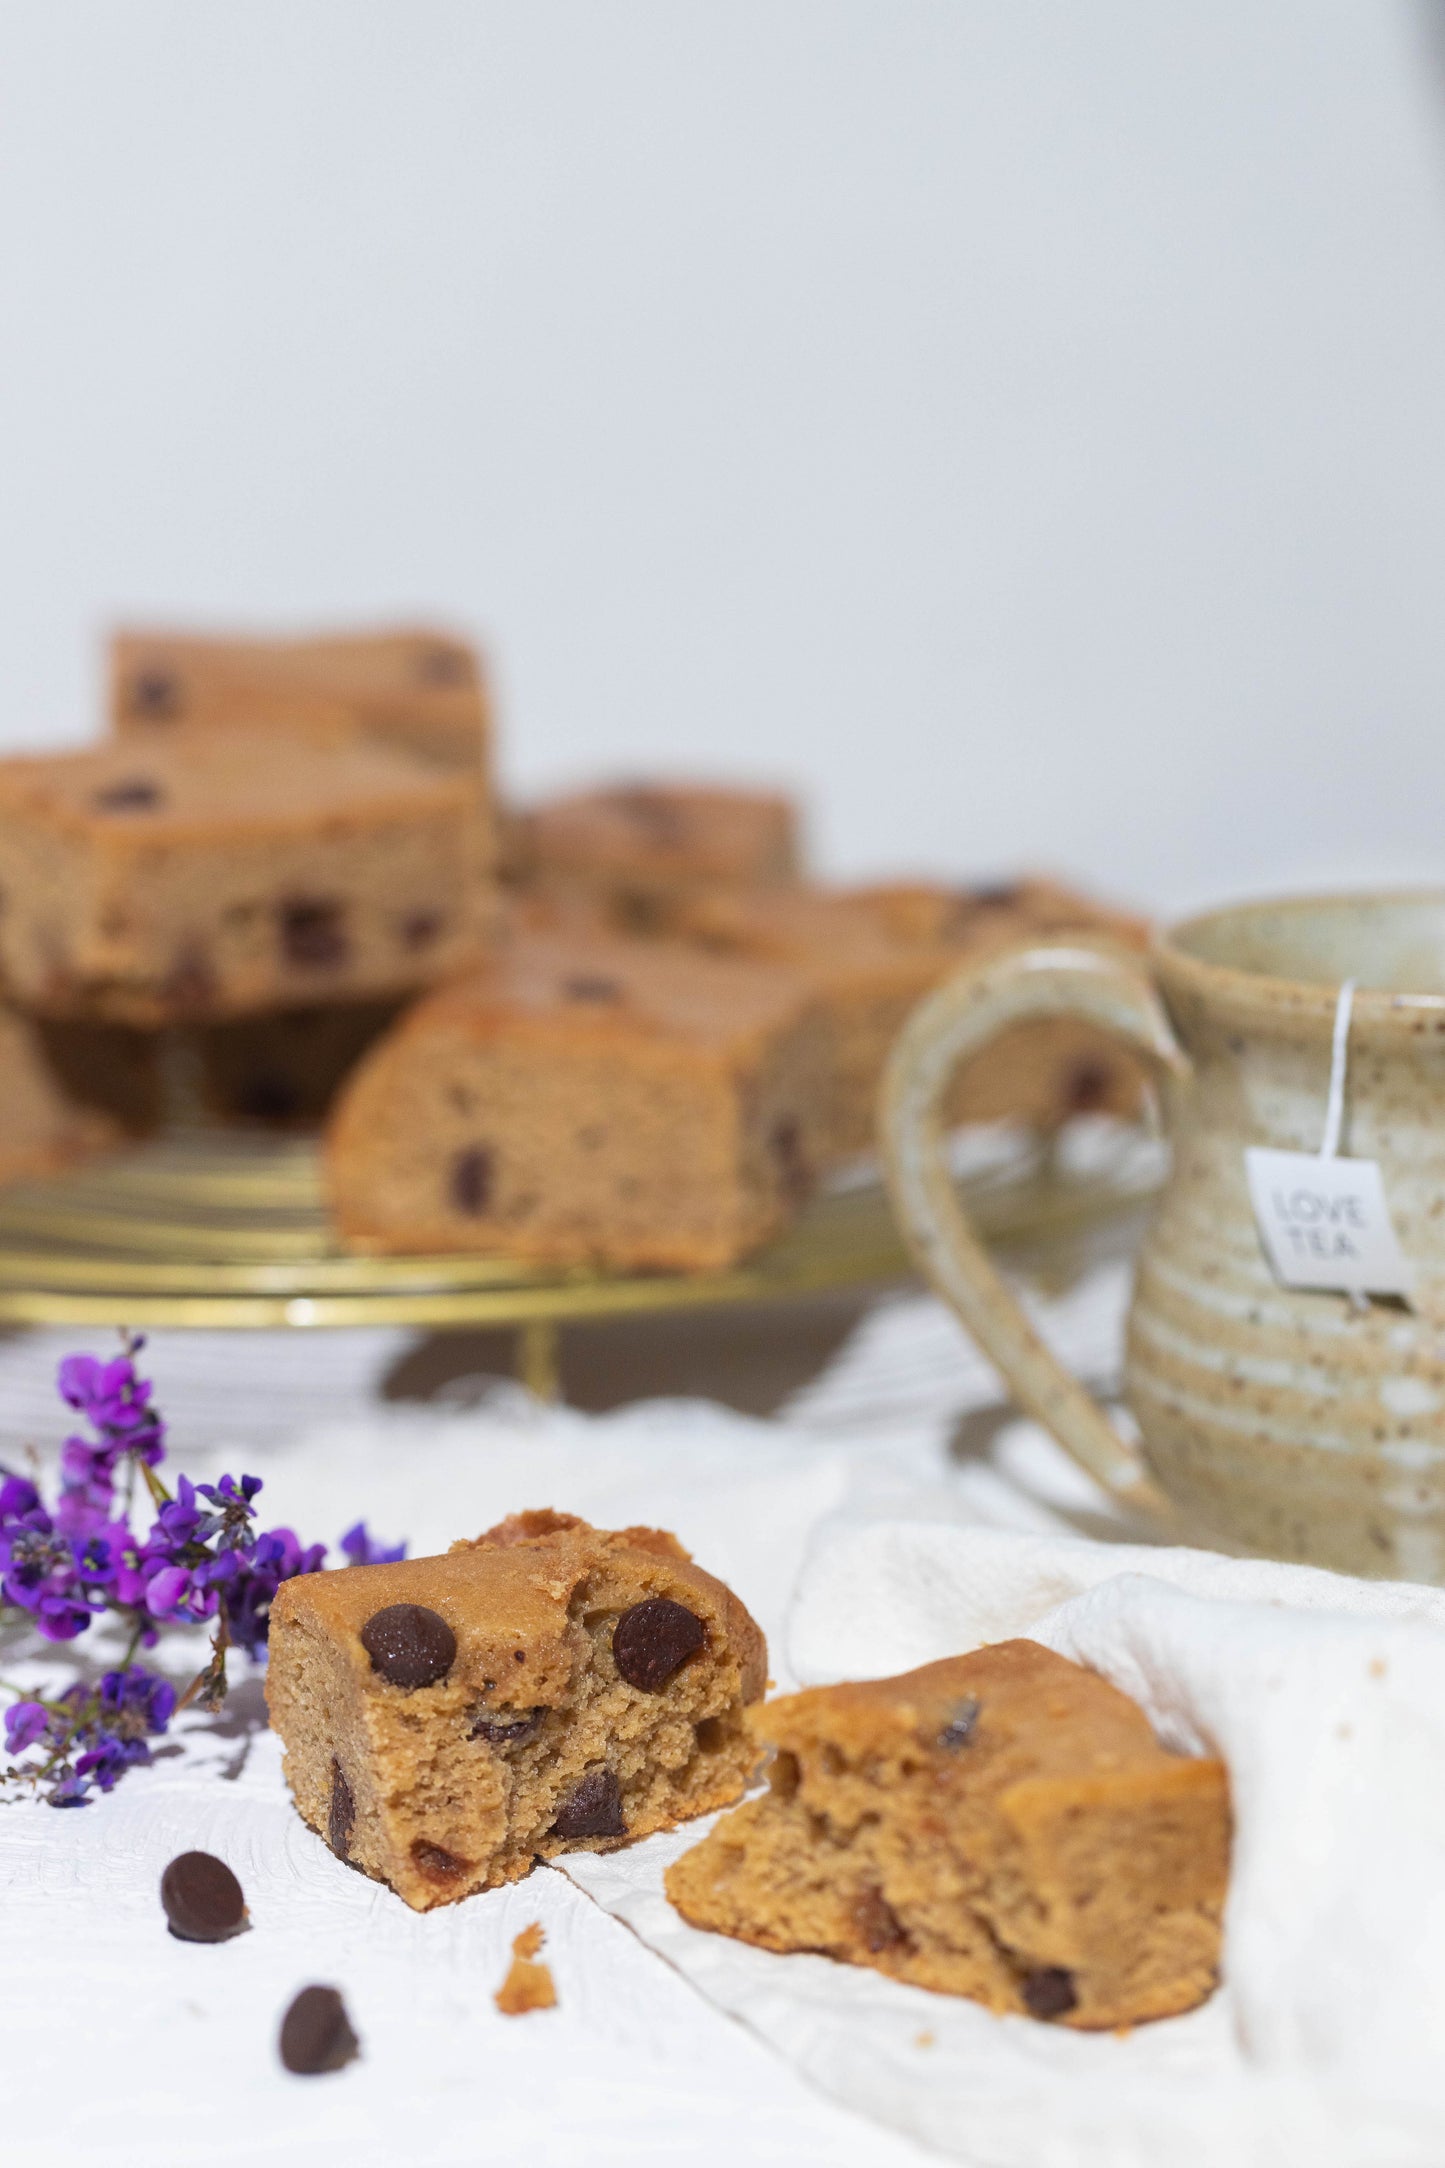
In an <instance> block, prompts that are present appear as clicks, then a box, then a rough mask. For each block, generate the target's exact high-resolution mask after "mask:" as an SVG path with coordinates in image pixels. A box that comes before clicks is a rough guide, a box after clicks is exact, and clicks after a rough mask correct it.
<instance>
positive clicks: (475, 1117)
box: [326, 929, 831, 1271]
mask: <svg viewBox="0 0 1445 2168" xmlns="http://www.w3.org/2000/svg"><path fill="white" fill-rule="evenodd" d="M829 1079H830V1070H829V1066H828V1051H827V1042H826V1035H825V1032H824V1028H823V1024H822V1021H821V1018H820V1017H819V1015H818V1013H817V1010H816V1008H815V1006H814V1005H813V1003H812V1001H811V998H810V995H809V993H808V990H807V989H806V987H804V986H803V985H802V983H801V982H800V980H799V977H798V975H797V974H796V973H794V972H792V971H790V970H788V969H786V968H783V967H779V966H776V965H772V964H767V963H761V964H760V963H749V962H737V961H734V960H732V959H723V960H718V959H715V958H712V957H706V956H701V955H696V954H693V953H691V952H689V951H688V950H687V949H685V948H683V947H681V946H680V945H678V946H673V945H670V944H667V943H663V942H646V941H635V940H628V939H626V938H624V937H621V936H617V935H609V934H605V933H601V932H597V931H592V932H580V931H578V932H573V933H570V934H565V933H556V932H554V933H538V932H535V931H529V930H525V929H517V930H515V931H514V932H513V934H512V937H511V939H510V941H509V942H508V944H507V945H506V946H505V947H504V948H503V950H502V951H501V953H500V954H499V955H498V956H497V958H496V959H495V961H494V962H493V963H492V964H491V965H489V966H488V967H487V968H486V969H485V970H484V971H482V972H480V973H478V974H476V975H474V976H473V977H471V978H469V979H465V980H461V981H458V982H457V983H456V984H455V985H453V986H449V987H447V988H445V989H444V990H442V991H441V992H439V993H437V994H435V995H433V996H432V997H431V998H430V999H428V1000H426V1001H423V1002H420V1003H418V1005H417V1006H416V1007H415V1008H413V1009H412V1010H410V1011H409V1012H408V1013H407V1015H406V1016H405V1017H404V1018H403V1019H402V1021H401V1023H400V1024H399V1025H398V1026H397V1027H396V1029H395V1030H394V1031H392V1032H390V1033H388V1034H387V1036H386V1037H385V1038H384V1039H383V1040H382V1041H381V1042H380V1043H379V1044H378V1045H377V1046H376V1047H375V1048H374V1049H373V1050H372V1052H371V1053H370V1054H369V1055H367V1057H366V1058H365V1059H364V1060H363V1062H362V1063H361V1066H360V1067H359V1068H358V1070H357V1071H356V1074H355V1075H354V1076H353V1078H352V1079H351V1081H350V1083H349V1084H348V1086H347V1087H346V1089H345V1090H344V1092H343V1093H342V1094H341V1097H340V1099H339V1100H338V1102H337V1106H336V1109H335V1112H334V1114H333V1116H332V1120H331V1123H330V1127H329V1130H328V1136H327V1149H326V1181H327V1190H328V1195H329V1199H330V1204H331V1209H332V1214H333V1217H334V1219H335V1221H336V1225H337V1228H338V1230H339V1232H340V1234H341V1236H342V1237H343V1239H344V1240H345V1241H347V1242H349V1243H352V1244H354V1245H355V1246H357V1247H358V1248H363V1249H373V1250H397V1251H408V1250H410V1251H421V1252H426V1251H440V1250H472V1251H494V1252H498V1253H501V1254H506V1255H511V1256H518V1257H523V1258H527V1259H532V1260H537V1261H539V1262H545V1263H554V1264H578V1265H588V1264H596V1265H604V1266H609V1267H612V1268H614V1269H617V1270H624V1271H627V1270H642V1269H648V1268H652V1269H660V1270H672V1269H684V1270H685V1269H688V1268H703V1269H705V1268H709V1267H720V1266H725V1265H729V1264H731V1263H733V1262H734V1261H735V1260H736V1259H738V1258H740V1257H744V1256H746V1255H747V1254H748V1253H749V1252H750V1251H752V1250H754V1249H756V1248H758V1247H759V1245H760V1244H762V1243H763V1242H765V1241H767V1240H768V1239H769V1237H770V1236H772V1235H774V1234H776V1233H778V1232H779V1231H780V1230H781V1229H782V1228H783V1227H784V1226H785V1225H787V1223H788V1222H789V1221H790V1220H791V1219H792V1218H793V1217H794V1216H795V1215H796V1213H797V1211H798V1210H799V1208H800V1207H801V1205H802V1204H803V1203H804V1202H805V1201H806V1199H807V1198H808V1196H809V1194H810V1193H811V1190H812V1188H813V1183H814V1179H815V1175H816V1172H817V1169H816V1165H815V1162H814V1159H813V1157H812V1155H811V1152H810V1139H811V1138H812V1137H813V1135H814V1134H815V1132H816V1130H817V1128H818V1124H819V1113H818V1110H819V1109H820V1107H822V1106H823V1105H824V1104H825V1103H826V1101H827V1097H828V1094H829V1091H830V1089H831V1086H830V1081H829Z"/></svg>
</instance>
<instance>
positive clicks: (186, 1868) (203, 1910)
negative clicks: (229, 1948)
mask: <svg viewBox="0 0 1445 2168" xmlns="http://www.w3.org/2000/svg"><path fill="white" fill-rule="evenodd" d="M161 1903H162V1905H163V1906H164V1907H165V1914H166V1918H167V1919H168V1920H169V1921H170V1924H171V1933H172V1934H173V1935H175V1936H176V1937H177V1938H178V1939H179V1940H180V1941H182V1942H228V1941H229V1940H230V1938H231V1936H232V1935H239V1934H240V1933H241V1931H242V1929H243V1928H245V1927H247V1926H248V1925H249V1924H250V1923H249V1921H248V1920H247V1917H246V1899H245V1897H244V1896H243V1895H242V1891H241V1885H240V1883H239V1882H238V1881H237V1880H236V1877H235V1876H234V1875H233V1874H232V1872H231V1870H230V1868H229V1867H228V1866H227V1865H226V1862H225V1861H224V1860H223V1859H213V1858H212V1856H211V1854H210V1853H209V1852H182V1853H181V1855H180V1857H179V1858H178V1859H173V1860H172V1861H171V1863H170V1865H169V1867H167V1869H166V1871H165V1873H164V1874H163V1875H162V1876H161Z"/></svg>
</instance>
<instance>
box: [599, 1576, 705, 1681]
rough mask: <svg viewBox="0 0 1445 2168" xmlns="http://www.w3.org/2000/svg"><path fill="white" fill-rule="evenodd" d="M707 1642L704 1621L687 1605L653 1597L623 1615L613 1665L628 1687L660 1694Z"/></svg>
mask: <svg viewBox="0 0 1445 2168" xmlns="http://www.w3.org/2000/svg"><path fill="white" fill-rule="evenodd" d="M705 1638H706V1636H705V1634H704V1631H703V1623H702V1620H701V1619H700V1618H698V1617H697V1616H696V1615H695V1613H693V1612H691V1611H689V1610H688V1609H687V1607H686V1605H685V1604H680V1603H673V1601H672V1600H671V1598H670V1597H667V1596H651V1597H649V1598H648V1600H647V1602H646V1603H635V1604H634V1605H633V1606H632V1609H631V1610H630V1611H624V1612H623V1614H622V1616H621V1618H620V1619H619V1620H618V1621H617V1624H616V1625H615V1626H614V1627H613V1629H612V1661H613V1663H614V1664H616V1666H617V1669H618V1671H619V1673H620V1674H621V1676H622V1677H623V1678H624V1679H626V1681H627V1683H628V1685H629V1686H637V1687H640V1688H641V1689H642V1691H643V1693H644V1694H657V1693H660V1692H661V1691H662V1689H663V1687H664V1686H666V1684H667V1682H668V1680H669V1679H670V1678H671V1677H672V1675H673V1673H674V1672H675V1671H678V1670H680V1669H681V1667H682V1666H683V1665H684V1664H685V1663H686V1662H687V1659H688V1658H689V1656H695V1655H696V1654H697V1652H698V1650H699V1649H700V1648H701V1647H702V1644H703V1641H704V1639H705Z"/></svg>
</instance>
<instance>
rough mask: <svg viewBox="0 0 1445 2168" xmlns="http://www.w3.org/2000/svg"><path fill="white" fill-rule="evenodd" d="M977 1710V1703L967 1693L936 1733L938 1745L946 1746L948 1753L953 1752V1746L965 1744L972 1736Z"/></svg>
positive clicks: (976, 1720)
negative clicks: (940, 1729)
mask: <svg viewBox="0 0 1445 2168" xmlns="http://www.w3.org/2000/svg"><path fill="white" fill-rule="evenodd" d="M978 1712H979V1704H978V1703H977V1702H976V1701H975V1700H974V1698H973V1696H972V1694H969V1695H967V1696H966V1698H965V1699H964V1700H962V1701H961V1702H960V1703H959V1704H958V1707H957V1708H956V1709H955V1710H954V1712H953V1714H952V1716H951V1717H950V1718H949V1720H948V1722H947V1723H946V1724H945V1725H944V1727H943V1729H942V1731H941V1732H940V1733H939V1734H938V1743H939V1745H940V1746H942V1747H947V1748H948V1750H949V1752H950V1753H952V1752H953V1750H954V1748H955V1747H960V1746H967V1745H968V1742H969V1740H970V1739H971V1738H972V1737H973V1730H974V1726H975V1725H976V1724H977V1722H978Z"/></svg>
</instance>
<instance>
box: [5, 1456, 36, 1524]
mask: <svg viewBox="0 0 1445 2168" xmlns="http://www.w3.org/2000/svg"><path fill="white" fill-rule="evenodd" d="M39 1503H40V1493H39V1491H38V1490H37V1489H36V1488H35V1485H34V1484H33V1483H31V1482H30V1481H28V1480H27V1478H26V1477H25V1476H23V1475H11V1474H10V1473H9V1471H8V1469H4V1468H0V1528H3V1527H4V1526H5V1523H6V1522H7V1521H18V1520H23V1519H24V1517H25V1515H26V1514H27V1513H33V1512H34V1511H35V1509H36V1507H37V1506H38V1505H39Z"/></svg>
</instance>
